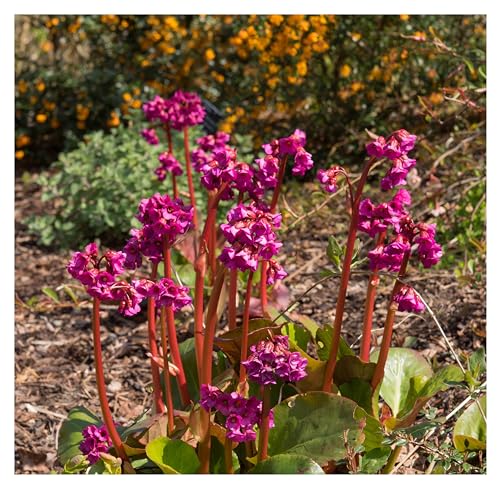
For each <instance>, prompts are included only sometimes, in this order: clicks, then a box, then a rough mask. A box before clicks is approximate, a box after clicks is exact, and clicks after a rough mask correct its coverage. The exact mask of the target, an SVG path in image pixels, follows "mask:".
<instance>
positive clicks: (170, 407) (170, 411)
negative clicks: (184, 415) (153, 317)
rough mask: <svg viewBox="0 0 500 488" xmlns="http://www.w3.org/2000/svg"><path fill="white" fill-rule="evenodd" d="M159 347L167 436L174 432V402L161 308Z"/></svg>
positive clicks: (165, 311)
mask: <svg viewBox="0 0 500 488" xmlns="http://www.w3.org/2000/svg"><path fill="white" fill-rule="evenodd" d="M160 322H161V347H162V349H163V380H164V385H165V398H166V399H167V419H168V420H167V435H170V434H171V433H172V432H173V431H174V402H173V400H172V387H171V382H170V371H169V369H168V341H167V309H166V307H161V310H160Z"/></svg>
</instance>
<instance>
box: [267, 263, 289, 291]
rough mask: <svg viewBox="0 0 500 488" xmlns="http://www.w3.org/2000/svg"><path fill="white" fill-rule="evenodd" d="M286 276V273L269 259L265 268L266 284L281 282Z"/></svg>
mask: <svg viewBox="0 0 500 488" xmlns="http://www.w3.org/2000/svg"><path fill="white" fill-rule="evenodd" d="M287 276H288V273H287V272H286V271H285V270H284V269H283V267H282V266H281V265H280V264H278V263H277V262H276V261H275V260H274V259H270V260H269V263H268V266H267V278H266V283H267V284H268V285H273V284H274V283H276V281H279V280H283V279H285V278H286V277H287Z"/></svg>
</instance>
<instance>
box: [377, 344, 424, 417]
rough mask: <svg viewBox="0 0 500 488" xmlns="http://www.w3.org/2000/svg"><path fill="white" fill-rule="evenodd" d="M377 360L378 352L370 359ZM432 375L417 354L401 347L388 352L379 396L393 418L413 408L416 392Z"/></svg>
mask: <svg viewBox="0 0 500 488" xmlns="http://www.w3.org/2000/svg"><path fill="white" fill-rule="evenodd" d="M377 358H378V351H375V352H374V353H373V354H372V356H371V358H370V359H371V361H372V362H376V360H377ZM432 375H433V373H432V368H431V366H430V364H429V363H428V362H427V361H426V360H425V359H424V358H423V357H422V356H421V355H420V354H418V352H416V351H413V350H412V349H406V348H403V347H393V348H391V349H390V350H389V355H388V357H387V361H386V363H385V369H384V379H383V381H382V385H381V388H380V395H381V396H382V398H383V399H384V401H385V402H386V403H387V405H389V407H390V408H391V410H392V414H393V416H394V417H398V416H402V415H404V414H405V413H407V412H408V411H409V410H410V409H411V408H412V407H413V405H414V404H415V400H416V397H417V392H418V391H420V390H421V389H422V387H423V386H424V384H425V383H426V382H427V380H428V379H430V378H431V377H432Z"/></svg>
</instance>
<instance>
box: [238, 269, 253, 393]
mask: <svg viewBox="0 0 500 488" xmlns="http://www.w3.org/2000/svg"><path fill="white" fill-rule="evenodd" d="M252 280H253V271H251V270H250V271H249V272H248V282H247V291H246V293H245V306H244V309H243V325H242V329H241V353H240V354H241V355H240V383H243V382H244V381H245V379H246V369H245V366H244V365H243V361H246V359H247V357H248V324H249V322H250V299H251V298H252Z"/></svg>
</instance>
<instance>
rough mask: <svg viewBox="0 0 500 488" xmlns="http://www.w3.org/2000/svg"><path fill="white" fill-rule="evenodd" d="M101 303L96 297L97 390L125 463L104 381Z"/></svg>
mask: <svg viewBox="0 0 500 488" xmlns="http://www.w3.org/2000/svg"><path fill="white" fill-rule="evenodd" d="M100 303H101V301H100V300H99V299H98V298H94V302H93V308H92V334H93V339H94V363H95V375H96V382H97V392H98V394H99V403H100V404H101V412H102V418H103V420H104V424H105V425H106V429H107V430H108V433H109V436H110V437H111V441H112V442H113V446H114V448H115V450H116V452H117V454H118V456H119V457H120V458H121V459H122V461H123V462H124V463H129V459H128V456H127V454H126V452H125V448H124V446H123V442H122V440H121V439H120V435H119V434H118V431H117V430H116V427H115V423H114V421H113V415H112V414H111V409H110V408H109V403H108V397H107V394H106V383H105V381H104V368H103V363H102V346H101V318H100V313H99V309H100Z"/></svg>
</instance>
